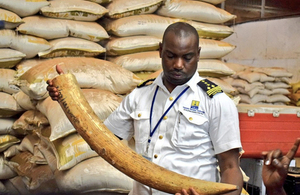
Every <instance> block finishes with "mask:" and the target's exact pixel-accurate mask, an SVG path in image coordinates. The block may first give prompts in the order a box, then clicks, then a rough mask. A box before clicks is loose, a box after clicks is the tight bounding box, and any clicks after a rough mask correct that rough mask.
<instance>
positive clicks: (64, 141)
mask: <svg viewBox="0 0 300 195" xmlns="http://www.w3.org/2000/svg"><path fill="white" fill-rule="evenodd" d="M52 145H53V146H52V147H53V150H54V154H55V157H56V160H57V169H58V170H60V171H64V170H67V169H70V168H72V167H74V166H75V165H77V164H78V163H79V162H81V161H84V160H86V159H89V158H92V157H95V156H98V154H97V153H96V152H95V151H94V150H92V149H91V147H90V146H89V145H88V143H87V142H86V141H85V140H84V139H83V138H82V137H81V136H80V135H79V134H78V133H74V134H71V135H68V136H66V137H63V138H61V139H57V140H55V141H53V144H52Z"/></svg>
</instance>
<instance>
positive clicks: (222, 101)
mask: <svg viewBox="0 0 300 195" xmlns="http://www.w3.org/2000/svg"><path fill="white" fill-rule="evenodd" d="M162 75H163V73H162V74H160V75H159V76H158V77H157V79H156V80H155V81H154V82H153V83H152V84H151V85H149V86H145V87H141V88H136V89H134V90H133V91H132V92H131V93H130V94H129V95H128V96H126V97H125V99H124V100H123V102H122V103H121V105H120V106H119V107H118V108H117V109H116V110H115V112H113V113H112V114H111V115H110V116H109V117H108V118H107V120H106V121H105V122H104V124H105V125H106V126H107V127H108V129H110V130H111V131H112V132H113V133H114V134H115V135H117V136H119V137H121V138H123V139H127V140H128V139H130V138H131V137H132V136H134V138H135V143H136V151H137V153H139V154H142V155H145V154H146V153H147V152H146V148H147V145H148V144H147V143H148V139H149V134H150V122H149V118H150V109H151V104H152V101H153V97H154V93H155V90H156V88H157V86H158V87H159V88H158V91H157V95H156V97H155V102H154V104H153V114H152V129H151V131H152V130H153V128H154V126H155V125H156V124H157V122H158V121H159V119H160V117H161V116H162V115H163V113H164V112H165V111H166V110H167V109H168V108H169V106H170V105H171V104H172V102H173V101H174V100H175V99H176V97H177V96H178V95H179V94H180V93H181V92H182V91H183V90H184V89H185V88H186V87H187V86H189V89H188V90H187V91H186V92H185V93H184V94H182V96H181V97H180V98H179V99H178V100H177V102H176V103H175V104H174V106H173V107H172V108H171V109H170V111H169V112H168V113H167V114H166V116H165V117H164V119H163V120H162V121H161V123H160V124H159V126H158V128H157V130H156V131H155V132H154V134H153V136H152V138H151V142H150V145H149V149H148V153H147V154H146V155H148V156H149V157H150V158H151V160H152V162H154V163H156V164H158V165H160V166H162V167H164V168H166V169H169V170H172V171H175V172H177V173H180V174H183V175H186V176H189V177H193V178H198V179H203V180H208V181H217V169H216V167H217V160H216V156H215V154H219V153H222V152H225V151H228V150H230V149H233V148H241V141H240V131H239V120H238V112H237V108H236V106H235V105H234V103H233V101H232V100H231V99H230V98H229V97H228V96H227V95H226V94H225V93H218V94H216V95H214V96H213V97H212V98H210V97H209V96H208V95H207V94H206V92H205V91H204V90H203V89H201V88H200V87H199V86H198V85H197V83H198V82H199V81H200V80H202V79H203V78H201V77H199V75H198V73H195V74H194V76H193V77H192V78H191V79H190V80H189V81H188V82H187V83H186V84H184V85H182V86H177V87H176V88H175V89H174V90H173V91H172V93H169V91H168V90H167V88H166V87H165V86H164V85H163V82H162ZM157 174H159V173H157ZM130 194H132V195H147V194H166V193H163V192H160V191H157V190H155V189H151V188H149V187H147V186H144V185H142V184H140V183H138V182H135V183H134V186H133V189H132V191H131V193H130Z"/></svg>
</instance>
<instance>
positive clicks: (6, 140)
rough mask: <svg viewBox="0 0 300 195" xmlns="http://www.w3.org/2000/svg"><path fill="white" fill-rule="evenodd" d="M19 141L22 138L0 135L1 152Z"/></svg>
mask: <svg viewBox="0 0 300 195" xmlns="http://www.w3.org/2000/svg"><path fill="white" fill-rule="evenodd" d="M19 142H20V139H19V138H17V137H15V136H13V135H0V152H3V151H5V150H6V149H7V148H9V147H10V146H12V145H14V144H16V143H19Z"/></svg>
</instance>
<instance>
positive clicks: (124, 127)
mask: <svg viewBox="0 0 300 195" xmlns="http://www.w3.org/2000/svg"><path fill="white" fill-rule="evenodd" d="M133 96H134V91H132V92H131V94H129V95H127V96H126V97H125V98H124V99H123V101H122V102H121V104H120V105H119V107H118V108H117V109H116V110H115V111H114V112H112V113H111V114H110V115H109V116H108V117H107V119H106V120H105V121H104V125H105V126H106V127H107V128H108V129H109V130H110V131H111V132H112V133H114V134H115V135H117V136H118V137H120V138H122V139H126V140H129V139H130V138H131V137H132V136H133V134H134V131H133V120H132V118H131V117H130V113H131V112H132V107H131V106H132V100H131V98H132V97H133Z"/></svg>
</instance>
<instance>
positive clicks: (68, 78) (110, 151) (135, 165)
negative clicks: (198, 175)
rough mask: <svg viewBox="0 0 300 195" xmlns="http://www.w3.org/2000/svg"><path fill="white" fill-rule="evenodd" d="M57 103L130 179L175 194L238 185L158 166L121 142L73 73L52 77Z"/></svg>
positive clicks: (210, 194)
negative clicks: (98, 115)
mask: <svg viewBox="0 0 300 195" xmlns="http://www.w3.org/2000/svg"><path fill="white" fill-rule="evenodd" d="M53 84H54V86H55V87H57V89H58V91H59V94H60V95H59V103H60V105H61V107H62V109H63V110H64V112H65V114H66V115H67V117H68V119H69V120H70V121H71V123H72V124H73V126H74V127H75V129H76V130H77V132H78V133H79V134H80V135H81V136H82V137H83V139H84V140H85V141H86V142H87V143H88V144H89V145H90V146H91V148H92V149H93V150H95V151H96V152H97V153H98V154H99V155H100V156H101V157H102V158H103V159H105V160H106V161H107V162H108V163H110V164H111V165H112V166H114V167H115V168H117V169H118V170H119V171H121V172H123V173H124V174H126V175H127V176H129V177H131V178H132V179H134V180H136V181H138V182H140V183H142V184H145V185H147V186H149V187H151V188H155V189H157V190H160V191H164V192H167V193H171V194H175V193H177V192H181V190H182V189H186V190H188V189H189V188H190V187H193V188H194V189H195V190H196V191H197V192H198V193H199V194H201V195H215V194H222V193H226V192H231V191H234V190H236V189H238V186H235V185H231V184H224V183H216V182H210V181H204V180H199V179H195V178H191V177H187V176H184V175H181V174H178V173H175V172H173V171H170V170H167V169H165V168H163V167H160V166H158V165H156V164H154V163H152V162H150V161H148V160H146V159H145V158H143V157H142V156H141V155H138V154H137V153H136V152H135V151H133V150H132V149H130V148H129V147H127V146H125V145H123V143H122V142H121V141H120V140H119V139H118V138H117V137H116V136H115V135H114V134H113V133H112V132H111V131H109V130H108V129H107V127H106V126H105V125H104V124H103V123H102V122H101V121H100V120H99V118H98V117H97V115H96V114H95V113H94V111H93V109H92V108H91V106H90V105H89V103H88V102H87V101H86V99H85V97H84V95H83V93H82V91H81V89H80V87H79V85H78V83H77V80H76V78H75V76H74V75H72V74H70V73H68V74H63V75H60V76H58V77H56V78H54V79H53Z"/></svg>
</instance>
